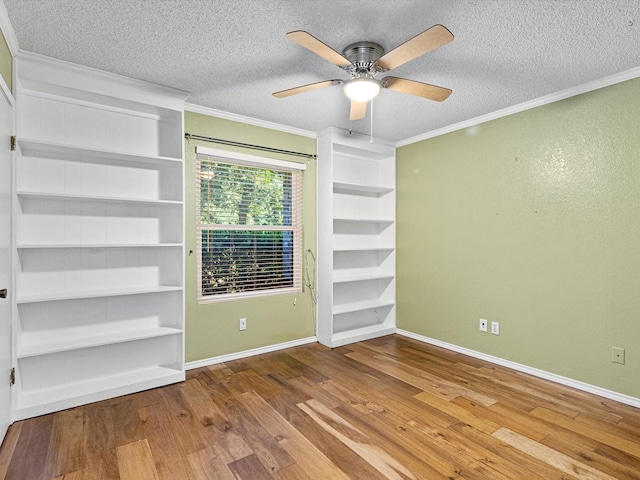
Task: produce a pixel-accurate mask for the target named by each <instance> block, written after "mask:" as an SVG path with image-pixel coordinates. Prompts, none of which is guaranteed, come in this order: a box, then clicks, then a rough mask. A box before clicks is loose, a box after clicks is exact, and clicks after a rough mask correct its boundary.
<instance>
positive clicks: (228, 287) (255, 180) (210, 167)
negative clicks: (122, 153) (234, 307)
mask: <svg viewBox="0 0 640 480" xmlns="http://www.w3.org/2000/svg"><path fill="white" fill-rule="evenodd" d="M196 152H197V168H196V171H197V178H196V185H197V188H196V190H197V194H196V195H197V197H196V214H197V224H196V225H197V242H198V245H197V247H198V301H199V302H211V301H217V300H228V299H233V298H245V297H252V296H259V295H268V294H276V293H289V292H291V293H293V292H299V291H301V287H302V170H304V167H305V165H304V164H299V163H294V162H285V161H282V160H271V159H267V158H262V157H255V156H250V155H242V154H238V153H233V152H226V151H221V150H214V149H208V148H203V147H198V148H197V150H196Z"/></svg>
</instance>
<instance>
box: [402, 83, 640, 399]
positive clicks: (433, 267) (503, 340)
mask: <svg viewBox="0 0 640 480" xmlns="http://www.w3.org/2000/svg"><path fill="white" fill-rule="evenodd" d="M639 125H640V80H631V81H627V82H624V83H620V84H617V85H614V86H611V87H607V88H603V89H600V90H597V91H593V92H590V93H587V94H583V95H579V96H575V97H572V98H569V99H566V100H562V101H559V102H556V103H553V104H550V105H546V106H542V107H538V108H535V109H532V110H528V111H526V112H523V113H518V114H514V115H511V116H508V117H504V118H501V119H498V120H494V121H491V122H487V123H484V124H480V125H478V126H476V127H473V128H469V129H466V130H460V131H457V132H453V133H449V134H446V135H442V136H439V137H436V138H432V139H428V140H424V141H421V142H418V143H414V144H411V145H407V146H404V147H401V148H399V149H398V151H397V171H398V177H397V185H398V191H397V192H398V193H397V194H398V207H397V212H398V214H397V217H398V231H397V248H398V257H397V261H398V263H397V275H398V280H397V287H398V288H397V297H398V327H399V328H401V329H404V330H408V331H410V332H413V333H416V334H419V335H423V336H426V337H430V338H433V339H437V340H440V341H443V342H448V343H450V344H454V345H458V346H461V347H465V348H469V349H472V350H475V351H478V352H483V353H486V354H489V355H493V356H497V357H500V358H503V359H507V360H511V361H514V362H517V363H520V364H524V365H528V366H530V367H534V368H538V369H541V370H545V371H548V372H552V373H555V374H558V375H562V376H565V377H568V378H572V379H575V380H578V381H582V382H586V383H588V384H592V385H597V386H599V387H602V388H605V389H609V390H613V391H616V392H619V393H623V394H627V395H631V396H633V397H637V398H638V397H640V381H639V379H640V130H639V129H638V126H639ZM479 318H485V319H488V320H489V321H498V322H500V335H499V336H495V335H491V334H490V333H481V332H480V331H479V330H478V321H479ZM614 346H616V347H622V348H625V349H626V364H625V365H619V364H614V363H612V361H611V359H612V353H611V350H612V347H614Z"/></svg>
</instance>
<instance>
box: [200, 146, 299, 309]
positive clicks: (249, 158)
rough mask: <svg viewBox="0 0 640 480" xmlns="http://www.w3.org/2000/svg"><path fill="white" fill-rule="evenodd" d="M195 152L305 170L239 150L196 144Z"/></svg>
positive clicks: (284, 161) (259, 164)
mask: <svg viewBox="0 0 640 480" xmlns="http://www.w3.org/2000/svg"><path fill="white" fill-rule="evenodd" d="M196 153H197V154H200V155H210V156H212V157H219V158H222V159H225V158H228V159H231V160H236V161H238V162H240V163H243V164H246V165H257V166H260V167H264V166H269V167H276V168H283V169H287V170H306V169H307V164H306V163H299V162H290V161H288V160H277V159H275V158H266V157H258V156H256V155H248V154H246V153H240V152H230V151H228V150H220V149H217V148H209V147H203V146H201V145H196ZM234 298H235V297H234Z"/></svg>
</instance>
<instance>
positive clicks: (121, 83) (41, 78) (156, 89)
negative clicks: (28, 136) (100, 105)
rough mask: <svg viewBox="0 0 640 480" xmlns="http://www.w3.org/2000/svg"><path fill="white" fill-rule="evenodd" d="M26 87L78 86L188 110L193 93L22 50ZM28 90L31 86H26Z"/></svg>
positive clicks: (19, 66)
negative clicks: (188, 103)
mask: <svg viewBox="0 0 640 480" xmlns="http://www.w3.org/2000/svg"><path fill="white" fill-rule="evenodd" d="M15 61H16V68H17V70H18V78H20V79H21V83H22V86H23V88H25V85H28V84H29V83H37V84H48V85H53V86H66V85H73V86H74V88H76V89H78V90H82V91H86V92H92V93H96V94H100V95H106V96H113V97H116V98H120V99H123V100H129V101H135V102H140V103H144V104H148V105H154V106H156V107H163V108H169V109H172V110H179V111H183V110H184V102H185V100H186V99H187V97H188V96H189V92H186V91H183V90H179V89H176V88H172V87H167V86H165V85H160V84H157V83H152V82H147V81H144V80H139V79H136V78H131V77H127V76H124V75H119V74H117V73H112V72H107V71H105V70H100V69H97V68H92V67H87V66H84V65H79V64H77V63H72V62H67V61H65V60H60V59H57V58H52V57H48V56H46V55H41V54H39V53H34V52H28V51H25V50H20V51H19V52H18V53H17V55H16V56H15ZM26 88H27V89H28V86H27V87H26Z"/></svg>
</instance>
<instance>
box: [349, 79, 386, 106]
mask: <svg viewBox="0 0 640 480" xmlns="http://www.w3.org/2000/svg"><path fill="white" fill-rule="evenodd" d="M344 93H345V95H346V96H347V97H349V98H350V99H351V100H353V101H354V102H368V101H369V100H371V99H372V98H373V97H375V96H376V95H378V93H380V83H379V82H378V81H377V80H375V79H373V78H352V79H351V80H348V81H347V82H346V83H345V84H344Z"/></svg>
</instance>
